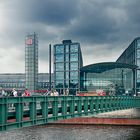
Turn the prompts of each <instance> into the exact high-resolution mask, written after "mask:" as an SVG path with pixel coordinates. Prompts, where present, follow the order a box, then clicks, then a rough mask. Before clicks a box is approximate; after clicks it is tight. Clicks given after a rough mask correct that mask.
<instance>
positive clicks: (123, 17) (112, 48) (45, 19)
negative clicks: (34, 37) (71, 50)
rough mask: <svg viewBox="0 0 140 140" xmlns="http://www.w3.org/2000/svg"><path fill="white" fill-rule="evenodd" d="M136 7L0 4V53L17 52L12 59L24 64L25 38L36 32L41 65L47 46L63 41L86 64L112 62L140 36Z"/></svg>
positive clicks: (81, 0) (20, 0)
mask: <svg viewBox="0 0 140 140" xmlns="http://www.w3.org/2000/svg"><path fill="white" fill-rule="evenodd" d="M139 7H140V2H139V0H1V1H0V21H1V22H0V49H1V51H3V52H6V51H4V48H6V49H12V48H13V49H12V50H17V52H18V53H19V54H18V53H17V54H16V56H15V55H14V56H15V57H18V58H17V59H16V60H17V61H18V60H20V62H21V60H22V62H23V64H24V54H23V51H24V45H25V44H24V41H25V36H26V34H28V33H33V32H36V33H37V34H38V36H39V59H40V60H39V61H40V64H41V63H42V62H43V64H42V65H44V63H45V62H46V61H48V45H49V44H50V43H51V44H52V45H53V44H56V43H61V41H62V40H64V39H72V40H73V41H76V42H79V43H81V47H82V50H83V52H82V53H83V57H84V59H85V60H84V61H85V62H87V63H93V62H92V60H93V59H94V62H95V61H96V60H97V58H103V57H108V58H109V57H110V55H108V54H111V57H110V59H109V61H112V60H114V61H115V59H116V56H119V55H120V53H121V52H122V51H123V50H124V49H125V48H126V47H127V46H128V45H129V44H130V43H131V41H133V39H134V38H135V37H137V36H140V18H139V15H140V8H139ZM3 46H4V47H3ZM114 52H115V53H116V55H115V53H114ZM87 55H88V56H89V57H85V56H87ZM0 57H1V58H5V59H6V57H5V56H4V55H1V56H0ZM7 57H9V59H8V60H7V61H5V60H4V59H3V60H2V59H1V62H4V61H5V62H9V60H10V57H11V58H12V56H10V55H7ZM14 59H15V58H14ZM99 60H101V59H99ZM103 60H104V59H103ZM20 62H17V63H20ZM42 65H41V66H42ZM23 67H24V66H23Z"/></svg>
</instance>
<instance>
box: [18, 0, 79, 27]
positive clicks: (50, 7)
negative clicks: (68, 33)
mask: <svg viewBox="0 0 140 140" xmlns="http://www.w3.org/2000/svg"><path fill="white" fill-rule="evenodd" d="M77 5H78V1H77V0H41V1H40V0H24V1H19V2H17V4H16V6H18V7H17V8H18V9H17V10H18V11H20V13H21V14H22V17H23V20H27V22H37V23H42V24H49V25H55V26H59V25H65V24H68V23H69V22H70V21H71V19H72V18H73V17H75V16H76V13H77V7H76V6H77ZM18 17H19V18H20V15H18Z"/></svg>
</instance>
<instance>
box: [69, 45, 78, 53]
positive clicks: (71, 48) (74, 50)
mask: <svg viewBox="0 0 140 140" xmlns="http://www.w3.org/2000/svg"><path fill="white" fill-rule="evenodd" d="M70 51H71V52H78V45H77V44H73V45H70Z"/></svg>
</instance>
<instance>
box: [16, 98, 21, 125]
mask: <svg viewBox="0 0 140 140" xmlns="http://www.w3.org/2000/svg"><path fill="white" fill-rule="evenodd" d="M16 99H17V103H16V104H15V105H16V122H17V123H18V127H22V119H23V102H22V97H16Z"/></svg>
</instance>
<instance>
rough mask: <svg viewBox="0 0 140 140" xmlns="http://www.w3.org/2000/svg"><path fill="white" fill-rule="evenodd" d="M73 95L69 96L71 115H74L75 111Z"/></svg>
mask: <svg viewBox="0 0 140 140" xmlns="http://www.w3.org/2000/svg"><path fill="white" fill-rule="evenodd" d="M74 97H75V96H71V102H70V114H71V117H74V113H75V98H74Z"/></svg>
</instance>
